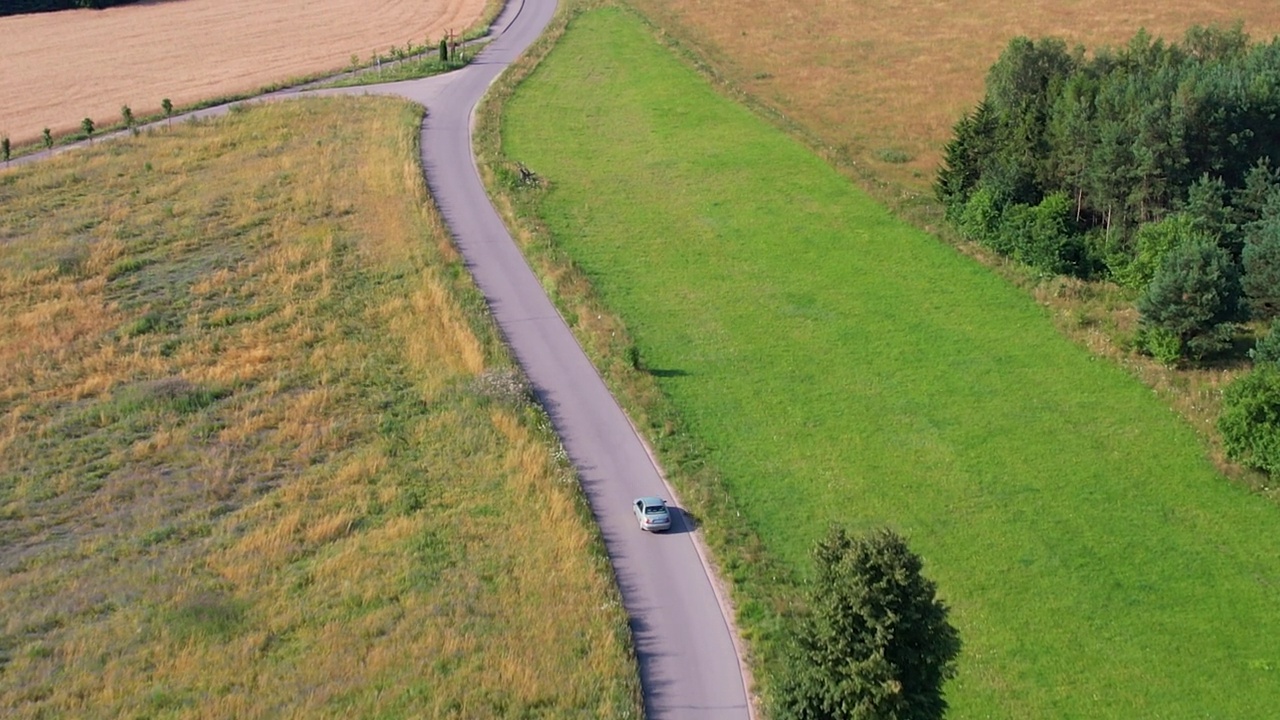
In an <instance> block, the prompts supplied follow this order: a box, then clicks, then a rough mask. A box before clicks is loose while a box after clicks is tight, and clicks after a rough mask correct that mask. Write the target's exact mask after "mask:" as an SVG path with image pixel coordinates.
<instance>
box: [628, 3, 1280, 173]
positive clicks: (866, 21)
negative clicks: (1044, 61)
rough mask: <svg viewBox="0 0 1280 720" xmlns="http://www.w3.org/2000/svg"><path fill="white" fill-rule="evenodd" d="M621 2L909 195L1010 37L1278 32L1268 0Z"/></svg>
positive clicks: (1278, 14)
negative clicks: (1224, 29)
mask: <svg viewBox="0 0 1280 720" xmlns="http://www.w3.org/2000/svg"><path fill="white" fill-rule="evenodd" d="M627 2H629V3H630V4H631V5H633V6H635V7H637V8H639V9H641V10H642V11H643V12H645V13H646V14H648V15H649V16H650V17H651V18H653V19H654V20H655V21H656V22H657V23H658V24H659V25H660V26H662V27H664V28H666V29H668V30H670V31H671V32H672V33H673V34H674V35H676V36H677V37H679V38H681V39H682V40H684V41H685V44H686V45H688V46H692V47H694V48H696V51H697V52H698V53H699V54H701V55H703V56H704V59H705V60H707V61H708V62H709V63H710V64H711V66H712V67H713V68H714V69H715V70H716V71H717V72H718V73H721V74H722V75H723V76H724V77H725V78H726V79H727V80H728V81H729V82H731V83H732V84H733V85H734V86H736V87H739V88H741V89H743V90H745V91H746V92H748V93H749V94H751V95H752V96H754V97H755V98H758V99H759V100H760V101H762V102H763V103H765V104H766V105H768V106H770V107H773V108H776V109H777V110H779V111H781V112H782V113H784V114H785V115H786V116H788V118H789V119H790V120H792V121H794V122H795V123H797V124H799V125H800V126H801V127H803V128H805V129H806V130H807V131H808V132H810V133H812V134H813V135H814V136H815V138H816V139H817V140H818V141H819V142H821V143H822V144H824V145H826V146H828V147H830V148H831V149H832V150H833V151H834V152H835V153H837V155H838V156H840V157H842V158H845V159H848V160H852V161H854V162H856V163H858V164H859V165H863V166H868V167H869V168H870V171H871V173H872V175H873V176H875V177H877V178H879V179H883V180H887V181H889V182H890V183H892V184H894V185H895V186H897V189H898V190H901V191H905V192H908V193H911V192H914V193H920V192H925V191H927V190H928V187H929V184H930V183H931V182H932V180H933V174H934V172H935V169H936V167H937V163H938V161H939V158H940V156H941V148H942V146H943V144H945V142H946V141H947V139H948V138H949V136H950V132H951V128H952V126H953V125H954V124H955V122H956V120H957V119H959V117H960V115H961V113H963V112H964V111H965V110H967V109H968V108H970V107H972V106H973V104H974V103H976V102H977V101H978V100H979V99H980V98H981V96H982V84H983V79H984V78H985V76H986V72H987V69H988V68H989V67H990V66H991V64H992V63H993V62H995V60H996V58H997V57H998V56H999V55H1000V52H1001V51H1002V50H1003V49H1004V48H1005V46H1006V45H1007V44H1008V42H1009V40H1010V38H1013V37H1015V36H1017V35H1026V36H1029V37H1042V36H1046V35H1053V36H1057V37H1061V38H1064V39H1065V40H1066V41H1067V43H1068V44H1069V45H1076V44H1083V45H1084V46H1085V47H1086V48H1096V47H1098V46H1101V45H1119V44H1123V43H1125V42H1127V41H1128V40H1129V38H1131V37H1132V36H1133V34H1134V33H1135V32H1137V30H1138V29H1139V28H1146V29H1147V31H1148V32H1150V33H1152V34H1154V35H1157V36H1162V37H1165V38H1168V39H1171V40H1180V39H1181V38H1182V35H1183V33H1184V32H1185V31H1186V29H1187V28H1188V27H1190V26H1191V25H1194V24H1201V25H1206V24H1215V23H1216V24H1219V25H1230V24H1231V23H1233V22H1235V21H1236V20H1242V21H1243V22H1244V28H1245V31H1246V32H1248V33H1250V35H1251V36H1253V38H1254V39H1255V40H1257V39H1268V38H1270V37H1272V36H1273V35H1275V34H1276V33H1277V32H1280V4H1277V3H1274V2H1269V1H1268V0H1218V1H1214V2H1210V1H1208V0H1175V1H1172V2H1165V1H1163V0H1139V1H1138V2H1114V0H1065V1H1058V2H1049V1H1047V0H1031V1H1029V2H1010V1H1009V0H974V1H973V2H940V1H938V0H932V1H922V2H901V1H900V0H814V1H813V2H806V3H795V2H790V1H789V0H758V1H757V2H747V3H744V2H738V1H736V0H627ZM895 156H896V157H895ZM904 157H906V158H910V159H909V160H906V161H905V162H902V159H903V158H904ZM885 158H889V159H890V160H891V161H886V159H885Z"/></svg>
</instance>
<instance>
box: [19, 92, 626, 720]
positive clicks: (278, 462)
mask: <svg viewBox="0 0 1280 720" xmlns="http://www.w3.org/2000/svg"><path fill="white" fill-rule="evenodd" d="M420 120H421V108H418V107H416V106H411V105H409V104H406V103H402V102H397V101H393V100H388V99H376V100H375V99H354V98H347V99H340V98H334V99H328V100H309V101H291V102H287V103H280V104H276V105H270V106H255V107H251V108H242V109H241V110H239V111H235V112H233V113H231V115H230V116H229V117H228V118H226V119H224V120H220V121H217V122H209V123H198V124H192V123H180V124H175V125H174V126H173V127H172V128H171V129H167V130H160V131H156V132H154V133H147V134H144V135H143V136H142V137H138V138H122V139H120V140H115V141H111V142H99V143H97V144H96V146H95V147H94V148H92V149H86V150H80V151H76V152H74V153H69V154H67V155H65V156H60V157H58V158H55V159H53V160H51V161H49V162H43V163H38V164H34V165H31V166H27V167H23V168H14V169H12V170H9V171H4V172H0V207H3V208H4V212H3V213H0V716H3V717H5V718H42V717H44V718H48V717H66V718H94V717H103V718H107V717H110V718H115V717H156V718H161V717H166V718H177V717H182V718H280V717H306V718H324V717H377V718H398V717H405V718H410V717H412V718H422V717H457V718H480V717H553V716H554V717H624V716H628V715H630V716H632V717H635V716H638V715H639V713H640V709H641V704H640V696H639V688H638V682H637V679H636V668H635V664H634V660H633V659H632V656H631V652H630V650H629V642H630V641H629V633H628V630H627V624H626V617H625V613H624V612H623V611H622V610H621V607H620V605H619V603H618V594H617V590H616V588H615V586H614V584H613V579H612V573H611V572H610V570H609V568H608V565H607V560H606V558H605V556H604V553H603V550H602V548H601V546H600V543H599V540H598V537H597V532H596V531H595V529H594V527H593V526H592V525H591V521H590V514H589V512H588V511H587V510H586V507H585V503H584V502H583V501H582V498H581V496H580V494H579V493H578V491H577V488H576V486H575V484H574V483H573V477H572V471H571V470H570V469H569V468H568V467H567V465H566V464H565V461H564V459H563V457H562V456H560V455H558V446H557V445H556V443H555V442H554V437H553V436H552V435H551V433H550V430H549V427H548V426H547V424H546V420H545V418H544V417H543V416H542V415H541V414H540V413H539V412H537V411H536V410H535V409H534V408H533V407H531V406H530V404H529V403H528V402H527V398H526V397H525V396H524V395H522V394H521V385H520V383H519V375H518V374H517V373H515V372H514V371H513V370H512V365H511V361H510V359H509V358H507V356H506V354H505V351H504V350H503V348H502V346H501V343H500V342H499V341H498V339H497V337H496V332H495V330H494V328H493V326H492V324H491V322H490V320H489V319H488V318H487V317H486V315H485V312H484V305H483V299H482V298H481V297H480V295H479V293H478V291H476V289H475V288H474V286H472V285H471V283H470V279H469V277H468V276H467V275H466V272H465V270H464V269H463V266H462V263H461V260H460V258H459V257H458V256H457V254H456V252H455V251H454V249H453V248H452V246H451V245H450V243H449V241H448V239H447V237H446V236H445V234H444V232H443V228H442V226H441V223H440V220H439V217H438V216H437V215H436V213H435V211H434V210H433V208H432V205H431V203H430V200H429V198H428V197H427V193H426V188H425V186H424V183H423V180H422V172H421V167H420V165H419V162H418V152H417V150H418V147H417V144H418V128H419V123H420ZM530 505H533V506H535V507H536V508H537V512H538V517H537V520H538V522H529V520H530V515H529V507H530Z"/></svg>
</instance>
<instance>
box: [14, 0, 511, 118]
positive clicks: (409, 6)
mask: <svg viewBox="0 0 1280 720" xmlns="http://www.w3.org/2000/svg"><path fill="white" fill-rule="evenodd" d="M486 6H489V7H496V3H494V2H492V0H377V1H376V2H368V1H367V0H323V1H322V2H307V1H306V0H273V2H260V1H259V0H157V1H154V2H140V3H137V4H135V5H125V6H121V7H113V8H110V9H107V10H74V11H67V12H57V13H40V14H35V15H18V16H13V17H4V18H0V37H3V38H4V42H0V68H3V72H0V97H2V98H4V102H3V103H0V135H8V136H9V137H10V138H12V139H13V141H14V142H19V141H32V140H37V139H39V137H40V133H41V130H42V129H43V128H46V127H48V128H51V129H52V130H53V131H54V133H55V134H57V133H60V132H65V131H70V130H74V129H76V128H78V127H79V125H80V119H81V118H84V117H91V118H93V119H94V121H95V122H97V123H98V124H100V125H105V124H107V123H115V122H119V120H120V108H121V106H123V105H128V106H129V107H130V108H131V109H132V110H133V111H134V113H135V114H136V115H138V116H139V117H141V116H142V115H144V114H153V113H157V112H159V110H160V102H161V100H162V99H164V98H169V99H170V100H171V101H172V102H173V103H174V104H175V105H177V106H183V105H186V104H189V103H194V102H197V101H200V100H205V99H209V98H218V97H224V96H227V95H233V94H239V93H246V92H252V91H255V90H257V89H259V88H261V87H263V86H266V85H270V84H273V83H278V82H284V81H287V80H289V79H292V78H296V77H302V76H307V75H312V74H314V73H318V72H324V71H329V70H337V69H341V68H343V67H345V66H348V65H349V64H350V62H351V56H352V55H353V54H355V55H358V56H359V57H360V59H361V61H368V60H369V58H370V57H371V56H372V55H373V53H375V52H379V53H385V52H386V51H387V50H388V49H389V48H390V47H391V46H398V47H404V46H405V45H406V44H409V43H412V44H414V45H422V44H429V43H426V42H425V41H427V40H430V41H431V42H432V43H434V42H438V41H439V39H440V38H441V37H442V36H443V35H444V33H446V32H447V31H449V30H453V31H454V32H455V33H461V32H463V31H464V30H466V29H468V28H470V27H472V26H474V25H476V23H477V22H479V21H480V20H481V18H482V16H483V15H484V13H485V10H486Z"/></svg>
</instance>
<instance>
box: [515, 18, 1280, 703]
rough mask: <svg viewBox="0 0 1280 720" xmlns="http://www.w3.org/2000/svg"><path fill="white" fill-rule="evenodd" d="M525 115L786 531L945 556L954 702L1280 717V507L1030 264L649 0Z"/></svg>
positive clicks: (577, 41)
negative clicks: (805, 116) (769, 106)
mask: <svg viewBox="0 0 1280 720" xmlns="http://www.w3.org/2000/svg"><path fill="white" fill-rule="evenodd" d="M503 142H504V150H505V153H506V154H507V156H508V157H509V158H510V159H511V160H512V161H521V162H523V163H525V164H526V165H528V166H529V167H530V168H532V169H533V170H534V171H535V172H537V173H539V174H540V175H541V176H542V177H543V178H545V180H546V184H547V188H548V189H547V190H546V191H545V192H544V193H543V194H542V195H541V196H540V200H539V201H538V204H537V213H538V215H539V217H540V222H541V223H543V224H544V225H545V227H546V229H547V230H548V231H549V232H550V234H551V235H552V236H553V238H554V243H555V244H556V245H557V246H558V247H559V248H561V249H563V251H564V252H565V253H566V254H567V255H568V256H569V257H571V258H572V260H573V261H574V262H575V263H577V264H578V266H579V267H580V268H581V269H582V270H583V271H584V272H585V274H586V275H587V277H589V278H590V280H591V282H592V284H593V287H594V291H595V292H597V293H598V294H599V296H600V297H601V299H602V300H603V303H604V305H605V306H607V307H609V308H612V309H613V310H615V311H616V312H617V313H618V314H619V315H620V316H621V318H622V319H623V321H624V322H625V323H626V326H627V329H628V330H629V331H630V333H631V334H632V336H633V337H634V338H635V341H636V344H637V346H638V348H639V351H640V356H641V359H642V361H643V363H644V365H645V366H646V367H647V368H649V369H650V371H651V372H652V374H653V376H654V377H656V378H657V381H658V383H659V384H660V386H661V389H662V390H663V391H664V392H665V394H666V395H667V396H668V397H669V398H670V402H671V403H672V405H674V407H675V408H676V410H677V411H678V412H679V414H680V416H681V418H682V420H681V422H682V428H683V431H684V432H686V433H688V434H689V435H690V436H691V437H692V438H693V440H694V442H696V443H697V444H699V445H701V446H702V447H703V448H705V450H706V457H707V459H709V461H710V463H711V464H712V466H713V467H714V468H715V469H716V471H717V472H718V473H719V474H720V475H722V477H723V482H724V483H725V485H726V487H727V488H728V489H729V491H730V492H731V493H732V495H733V497H734V499H735V501H736V504H737V506H738V507H739V508H740V509H741V510H742V512H743V515H744V518H745V521H746V522H747V523H748V524H749V525H750V527H751V528H752V529H754V530H755V531H756V532H757V533H758V534H759V536H760V537H761V538H762V539H763V542H764V545H765V547H766V548H767V549H768V551H769V553H770V555H771V556H772V557H774V558H778V559H780V560H781V561H782V563H783V564H784V566H786V567H788V568H792V569H794V570H796V573H797V574H798V575H803V574H804V568H805V566H806V564H807V562H808V561H807V553H808V549H809V547H810V545H811V543H812V541H813V540H814V539H816V538H817V537H818V535H819V534H820V533H821V532H822V531H823V530H824V529H825V527H826V525H827V524H828V523H829V522H831V521H837V522H841V523H844V524H846V525H848V526H850V527H852V528H854V529H862V528H869V527H872V526H876V525H880V524H889V525H892V526H894V527H896V528H898V529H899V530H901V531H902V532H904V533H905V534H906V535H907V536H908V538H909V540H910V542H911V544H912V546H913V547H914V548H915V549H916V550H917V551H919V552H920V553H921V554H922V555H923V556H924V557H925V559H926V568H927V572H928V573H929V574H930V575H931V576H932V577H934V578H935V579H936V580H937V581H938V582H939V584H940V587H941V590H942V592H943V594H944V596H945V598H946V599H947V601H948V602H949V603H951V604H952V606H953V608H954V617H955V621H956V623H957V624H958V626H959V627H960V629H961V633H962V636H963V638H964V641H965V643H966V646H965V650H964V654H963V657H962V661H961V673H960V676H959V677H958V678H957V680H955V681H954V682H953V683H952V684H951V685H950V687H949V697H950V700H951V702H952V706H953V715H954V717H965V718H970V717H972V718H976V717H1116V718H1131V717H1232V718H1265V717H1272V716H1274V713H1275V708H1276V707H1277V706H1278V705H1280V642H1277V638H1280V612H1277V611H1276V608H1277V607H1280V553H1277V551H1276V550H1275V547H1274V542H1273V539H1274V538H1275V537H1277V535H1278V534H1280V510H1278V509H1277V508H1276V506H1275V504H1274V503H1272V502H1270V501H1268V500H1266V499H1264V498H1261V497H1258V496H1255V495H1251V494H1249V493H1248V492H1246V491H1245V490H1243V489H1241V488H1240V487H1238V486H1235V485H1233V484H1231V483H1230V482H1229V481H1227V480H1225V479H1223V478H1222V477H1221V476H1219V475H1218V474H1217V473H1216V472H1215V470H1214V469H1213V467H1212V465H1211V464H1210V462H1209V461H1208V460H1207V459H1206V457H1205V448H1204V446H1203V445H1202V444H1201V441H1200V440H1199V439H1198V437H1197V436H1196V434H1195V433H1194V432H1193V431H1192V430H1191V429H1190V428H1188V427H1187V426H1185V425H1184V424H1183V422H1182V421H1180V420H1179V419H1177V417H1176V416H1175V415H1174V413H1172V412H1171V411H1170V410H1169V408H1168V406H1167V405H1166V404H1165V403H1163V402H1161V401H1160V400H1159V399H1158V398H1156V397H1155V396H1154V395H1153V393H1152V392H1151V391H1150V390H1148V389H1147V388H1145V387H1143V386H1141V385H1140V384H1139V383H1137V382H1136V381H1135V380H1133V379H1132V378H1131V377H1129V376H1128V375H1127V374H1126V373H1125V372H1124V371H1123V370H1121V369H1120V368H1117V367H1115V366H1112V365H1110V364H1108V363H1106V362H1103V361H1099V360H1096V359H1094V358H1092V357H1091V356H1090V355H1088V354H1087V352H1086V351H1085V350H1083V349H1081V348H1079V347H1077V346H1075V345H1073V344H1072V343H1070V342H1069V341H1068V340H1066V339H1064V338H1063V337H1062V336H1061V335H1060V334H1059V333H1058V332H1057V331H1055V329H1054V327H1053V325H1052V323H1051V321H1050V319H1049V318H1048V316H1047V315H1046V313H1045V311H1044V310H1042V309H1041V308H1039V307H1038V306H1037V305H1036V304H1035V303H1034V302H1033V301H1032V300H1031V299H1029V298H1028V297H1027V296H1026V294H1025V293H1024V292H1022V291H1020V290H1018V289H1016V288H1014V287H1011V286H1009V285H1007V284H1006V283H1005V282H1004V281H1002V280H1000V279H998V278H997V277H996V276H995V275H993V274H992V273H991V272H990V271H988V270H986V269H984V268H983V267H981V266H980V265H979V264H977V263H976V262H975V261H973V260H971V259H968V258H966V257H964V256H962V255H960V254H959V253H958V252H957V251H955V250H954V249H952V248H950V247H947V246H945V245H944V244H942V243H940V242H938V241H937V240H935V239H934V238H932V237H929V236H927V235H925V234H923V233H921V232H918V231H916V230H914V229H912V228H911V227H909V226H908V225H906V224H905V223H903V222H900V221H898V220H895V219H894V218H893V217H891V216H890V215H889V214H888V213H887V212H886V211H885V210H884V209H882V208H881V207H879V206H877V205H875V204H874V203H872V202H871V201H869V200H868V198H867V197H866V196H865V195H864V194H862V193H861V192H860V191H858V190H856V189H855V188H854V187H853V186H852V185H851V184H850V183H849V182H848V181H847V180H845V179H844V178H842V177H841V176H840V175H839V174H838V173H837V172H835V171H834V170H832V169H831V168H830V167H829V166H827V165H826V164H824V163H823V162H822V161H820V160H819V159H818V158H816V157H815V156H813V155H812V154H811V153H810V152H808V151H807V150H806V149H805V148H804V147H802V146H801V145H800V144H799V143H797V142H795V141H793V140H792V139H790V138H788V137H787V136H786V135H784V134H782V133H780V132H779V131H777V130H776V129H774V128H773V127H771V126H770V125H769V124H767V123H765V122H763V121H761V120H760V119H759V118H757V117H755V116H753V115H752V114H751V113H750V112H749V111H747V110H745V109H743V108H742V107H740V106H738V105H736V104H735V103H733V102H731V101H730V100H727V99H725V98H724V97H722V96H720V95H718V94H717V93H716V92H715V91H714V90H713V89H712V88H711V87H710V86H709V85H707V84H706V83H705V82H704V81H703V80H702V79H701V78H700V77H699V76H698V75H697V74H696V73H694V72H693V71H691V70H689V69H688V68H686V67H685V66H684V65H683V64H682V63H681V62H680V61H678V60H677V59H676V58H675V57H674V56H673V55H672V54H671V53H670V52H668V51H667V50H666V49H664V48H663V47H662V46H660V45H659V44H658V43H657V42H656V41H655V40H654V39H653V37H652V36H651V35H650V33H649V31H648V30H647V29H646V27H645V26H644V25H642V24H641V23H640V22H639V21H638V20H636V19H635V18H634V17H633V16H632V15H630V14H629V13H628V12H626V11H621V10H617V9H605V10H597V11H591V12H588V13H585V14H583V15H581V16H580V17H578V19H576V20H575V21H574V22H573V24H572V25H571V26H570V28H569V31H568V32H567V33H566V35H565V36H564V37H563V38H562V40H561V41H560V43H559V44H558V45H557V46H556V48H555V49H554V50H553V51H552V52H551V54H550V56H549V57H548V59H546V60H545V61H544V62H543V64H542V65H540V66H539V67H538V69H537V70H536V71H535V72H534V73H533V74H532V76H531V77H530V78H529V79H528V80H526V81H525V83H524V84H523V85H522V86H521V87H520V89H519V90H518V91H517V93H516V95H515V97H514V98H512V99H511V100H510V101H509V102H508V104H507V106H506V110H505V114H504V120H503ZM655 432H658V433H659V434H660V432H661V431H655ZM676 471H677V474H680V473H682V472H684V470H683V469H680V468H677V469H676ZM696 509H698V508H695V510H696ZM707 521H708V522H709V523H711V524H718V523H726V522H733V521H734V520H733V519H731V518H726V517H715V516H713V517H709V518H707ZM737 577H738V580H739V581H740V582H756V581H757V580H759V578H754V579H753V578H752V576H751V575H750V573H746V574H739V575H737ZM739 590H740V592H743V593H744V594H746V595H750V594H751V590H750V588H747V589H745V590H743V589H741V588H740V589H739ZM752 622H758V623H767V619H760V618H756V619H754V620H752ZM757 649H760V648H759V646H758V647H757ZM766 651H767V649H766ZM767 660H768V658H766V661H767ZM766 664H767V663H766Z"/></svg>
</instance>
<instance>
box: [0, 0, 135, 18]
mask: <svg viewBox="0 0 1280 720" xmlns="http://www.w3.org/2000/svg"><path fill="white" fill-rule="evenodd" d="M137 1H138V0H8V2H5V3H0V16H4V15H26V14H27V13H38V12H54V11H56V10H75V9H77V8H94V9H99V10H100V9H102V8H108V7H111V6H113V5H129V4H131V3H135V2H137Z"/></svg>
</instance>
